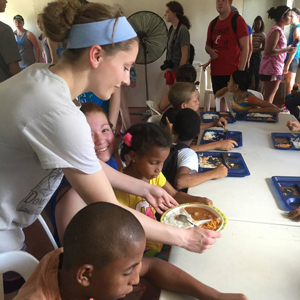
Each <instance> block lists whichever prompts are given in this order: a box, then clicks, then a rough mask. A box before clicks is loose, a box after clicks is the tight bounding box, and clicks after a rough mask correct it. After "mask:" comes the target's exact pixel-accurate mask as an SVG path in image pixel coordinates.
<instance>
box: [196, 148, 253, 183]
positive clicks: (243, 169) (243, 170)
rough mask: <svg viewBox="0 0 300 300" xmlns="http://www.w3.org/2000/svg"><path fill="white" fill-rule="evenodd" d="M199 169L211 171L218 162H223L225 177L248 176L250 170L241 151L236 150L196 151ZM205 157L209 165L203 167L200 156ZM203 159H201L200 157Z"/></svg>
mask: <svg viewBox="0 0 300 300" xmlns="http://www.w3.org/2000/svg"><path fill="white" fill-rule="evenodd" d="M197 155H198V163H199V169H198V172H199V173H202V172H206V171H211V170H213V169H214V168H216V167H217V166H218V165H219V164H223V165H225V166H226V167H227V169H228V175H227V177H245V176H249V175H250V172H249V170H248V167H247V165H246V163H245V161H244V159H243V156H242V154H241V153H237V152H230V153H227V152H197ZM202 157H207V160H206V161H207V162H208V163H209V164H211V166H207V167H203V165H202V163H201V158H202ZM202 160H203V159H202Z"/></svg>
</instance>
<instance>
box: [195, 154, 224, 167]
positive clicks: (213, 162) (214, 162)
mask: <svg viewBox="0 0 300 300" xmlns="http://www.w3.org/2000/svg"><path fill="white" fill-rule="evenodd" d="M221 163H222V161H221V159H220V158H218V157H215V156H211V155H209V156H199V165H200V167H201V168H205V169H206V168H212V169H214V168H216V167H217V166H218V165H220V164H221Z"/></svg>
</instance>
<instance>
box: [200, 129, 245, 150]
mask: <svg viewBox="0 0 300 300" xmlns="http://www.w3.org/2000/svg"><path fill="white" fill-rule="evenodd" d="M223 140H234V141H236V142H237V144H238V145H237V146H234V147H235V148H237V147H241V146H243V140H242V132H240V131H227V132H225V133H224V130H210V129H206V130H204V132H203V135H202V138H201V142H200V144H202V145H203V144H208V143H212V142H217V141H223Z"/></svg>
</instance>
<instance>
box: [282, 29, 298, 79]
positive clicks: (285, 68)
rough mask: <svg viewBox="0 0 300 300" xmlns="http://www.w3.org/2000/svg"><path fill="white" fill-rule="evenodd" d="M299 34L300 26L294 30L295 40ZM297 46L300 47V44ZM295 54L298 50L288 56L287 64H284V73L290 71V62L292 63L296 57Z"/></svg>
mask: <svg viewBox="0 0 300 300" xmlns="http://www.w3.org/2000/svg"><path fill="white" fill-rule="evenodd" d="M299 35H300V28H299V27H297V28H296V29H295V30H294V33H293V40H295V38H296V37H297V36H299ZM296 48H297V49H298V46H297V47H296ZM295 54H296V51H295V52H292V53H290V54H289V57H288V59H287V61H286V63H285V65H284V69H283V74H287V73H288V71H289V67H290V64H291V62H292V60H293V59H294V57H295Z"/></svg>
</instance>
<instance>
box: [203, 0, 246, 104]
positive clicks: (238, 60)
mask: <svg viewBox="0 0 300 300" xmlns="http://www.w3.org/2000/svg"><path fill="white" fill-rule="evenodd" d="M231 5H232V0H216V8H217V11H218V13H219V16H218V17H217V18H215V19H214V20H212V21H211V22H210V24H209V26H208V30H207V39H206V46H205V51H206V52H207V53H208V54H209V55H210V57H211V80H212V87H213V92H214V94H216V92H217V91H218V90H220V89H222V88H224V87H226V86H227V83H228V81H229V79H230V75H231V74H232V73H233V72H234V71H236V70H245V67H246V64H247V61H248V53H249V37H248V36H249V33H248V28H247V24H246V22H245V20H244V19H243V18H242V17H241V16H240V15H238V14H236V13H235V12H233V11H231ZM223 102H224V101H223ZM223 102H221V110H225V102H224V103H223Z"/></svg>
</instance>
